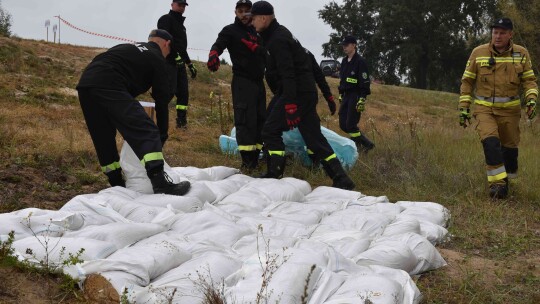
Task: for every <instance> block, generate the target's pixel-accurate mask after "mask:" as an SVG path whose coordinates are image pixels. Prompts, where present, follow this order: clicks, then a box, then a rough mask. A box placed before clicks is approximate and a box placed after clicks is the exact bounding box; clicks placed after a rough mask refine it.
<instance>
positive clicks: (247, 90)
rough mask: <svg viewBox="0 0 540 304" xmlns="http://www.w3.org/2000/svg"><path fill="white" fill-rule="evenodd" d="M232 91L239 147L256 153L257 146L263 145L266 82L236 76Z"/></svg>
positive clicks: (233, 80) (241, 149)
mask: <svg viewBox="0 0 540 304" xmlns="http://www.w3.org/2000/svg"><path fill="white" fill-rule="evenodd" d="M231 89H232V99H233V108H234V126H235V127H236V141H237V143H238V147H239V148H240V151H255V150H256V149H257V148H256V147H257V145H262V136H261V132H262V128H263V126H264V122H265V121H266V89H265V87H264V82H263V80H262V79H261V80H252V79H249V78H245V77H241V76H236V75H234V76H233V79H232V83H231ZM251 147H252V148H253V149H251ZM259 150H260V148H259Z"/></svg>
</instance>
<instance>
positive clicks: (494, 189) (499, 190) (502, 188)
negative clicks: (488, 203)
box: [489, 178, 508, 199]
mask: <svg viewBox="0 0 540 304" xmlns="http://www.w3.org/2000/svg"><path fill="white" fill-rule="evenodd" d="M507 196H508V179H507V178H505V179H504V183H493V184H490V185H489V197H491V198H497V199H503V198H506V197H507Z"/></svg>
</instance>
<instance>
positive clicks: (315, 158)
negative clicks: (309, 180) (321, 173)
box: [308, 153, 321, 170]
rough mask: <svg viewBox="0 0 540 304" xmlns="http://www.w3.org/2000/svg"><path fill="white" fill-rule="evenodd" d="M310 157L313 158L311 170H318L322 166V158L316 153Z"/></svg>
mask: <svg viewBox="0 0 540 304" xmlns="http://www.w3.org/2000/svg"><path fill="white" fill-rule="evenodd" d="M308 156H309V159H311V170H318V169H319V168H320V166H321V159H320V158H319V157H318V156H317V155H316V154H309V153H308Z"/></svg>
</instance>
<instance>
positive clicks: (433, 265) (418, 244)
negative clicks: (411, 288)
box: [373, 232, 446, 275]
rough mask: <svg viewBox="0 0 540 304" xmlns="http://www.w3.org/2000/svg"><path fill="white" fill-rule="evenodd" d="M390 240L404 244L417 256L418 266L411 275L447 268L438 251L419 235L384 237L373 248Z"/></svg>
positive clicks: (407, 234) (409, 233) (404, 234)
mask: <svg viewBox="0 0 540 304" xmlns="http://www.w3.org/2000/svg"><path fill="white" fill-rule="evenodd" d="M388 240H390V241H401V242H404V243H405V244H407V246H408V247H409V249H411V251H412V252H413V253H414V255H415V256H416V259H417V261H418V264H417V265H416V267H415V268H414V269H413V270H412V271H410V274H411V275H415V274H421V273H423V272H426V271H430V270H434V269H438V268H441V267H443V266H446V261H445V260H444V259H443V257H442V256H441V254H440V253H439V252H438V251H437V249H436V248H435V247H434V246H433V245H432V244H431V243H430V242H429V241H428V240H427V239H426V238H425V237H423V236H421V235H419V234H416V233H411V232H408V233H403V234H401V235H397V234H395V235H392V236H388V237H382V238H379V239H377V240H376V241H375V242H374V243H373V246H376V244H378V243H383V242H386V241H388Z"/></svg>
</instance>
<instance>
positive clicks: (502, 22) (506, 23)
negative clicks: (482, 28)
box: [491, 18, 514, 30]
mask: <svg viewBox="0 0 540 304" xmlns="http://www.w3.org/2000/svg"><path fill="white" fill-rule="evenodd" d="M494 27H498V28H502V29H505V30H513V29H514V25H513V24H512V20H510V18H499V19H497V20H495V22H493V24H492V25H491V28H494Z"/></svg>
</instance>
